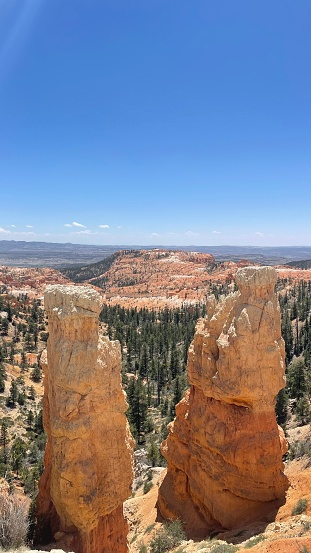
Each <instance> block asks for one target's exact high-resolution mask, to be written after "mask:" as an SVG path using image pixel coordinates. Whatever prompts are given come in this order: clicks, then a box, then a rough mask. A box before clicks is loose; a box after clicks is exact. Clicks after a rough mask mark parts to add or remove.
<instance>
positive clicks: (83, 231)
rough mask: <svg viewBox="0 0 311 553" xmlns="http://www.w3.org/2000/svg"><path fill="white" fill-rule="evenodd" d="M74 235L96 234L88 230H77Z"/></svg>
mask: <svg viewBox="0 0 311 553" xmlns="http://www.w3.org/2000/svg"><path fill="white" fill-rule="evenodd" d="M75 234H97V233H96V232H91V231H90V230H89V229H85V230H77V232H75Z"/></svg>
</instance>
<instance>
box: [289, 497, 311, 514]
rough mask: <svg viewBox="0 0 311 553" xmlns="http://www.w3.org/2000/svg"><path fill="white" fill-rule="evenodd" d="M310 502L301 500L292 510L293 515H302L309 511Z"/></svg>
mask: <svg viewBox="0 0 311 553" xmlns="http://www.w3.org/2000/svg"><path fill="white" fill-rule="evenodd" d="M308 503H309V501H308V500H307V499H299V500H298V501H297V503H296V505H295V507H294V508H293V510H292V515H301V514H302V513H304V512H305V511H306V510H307V507H308Z"/></svg>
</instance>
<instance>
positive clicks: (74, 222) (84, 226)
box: [71, 221, 86, 228]
mask: <svg viewBox="0 0 311 553" xmlns="http://www.w3.org/2000/svg"><path fill="white" fill-rule="evenodd" d="M71 225H72V226H73V227H80V228H86V225H82V224H81V223H77V222H76V221H73V223H71Z"/></svg>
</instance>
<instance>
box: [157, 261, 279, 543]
mask: <svg viewBox="0 0 311 553" xmlns="http://www.w3.org/2000/svg"><path fill="white" fill-rule="evenodd" d="M276 280H277V274H276V271H275V270H274V269H273V268H272V267H246V268H243V269H240V270H239V271H238V272H237V275H236V283H237V285H238V288H239V291H238V292H235V293H233V294H231V295H230V296H227V297H226V298H222V299H221V300H220V301H219V302H218V303H217V302H216V300H215V298H214V297H211V298H209V300H208V305H207V311H208V314H207V316H206V318H205V319H201V320H200V321H199V322H198V324H197V328H196V333H195V337H194V340H193V342H192V344H191V346H190V348H189V355H188V366H187V370H188V378H189V382H190V385H191V386H190V390H188V391H187V392H186V394H185V396H184V398H183V399H182V400H181V402H180V403H179V404H178V405H177V407H176V419H175V421H174V422H173V423H171V424H170V425H169V437H168V439H167V440H166V441H165V442H164V443H163V444H162V453H163V455H164V456H165V457H166V459H167V461H168V469H167V475H166V477H165V478H164V480H163V483H162V485H161V487H160V490H159V501H158V506H159V509H160V511H161V513H162V515H163V516H164V517H166V518H176V517H179V518H181V519H182V520H183V521H184V522H185V523H186V526H187V530H188V533H189V534H192V535H198V536H199V535H201V536H203V535H204V534H205V535H206V534H207V533H208V532H209V531H211V530H214V529H217V528H218V527H223V528H228V529H232V528H235V527H237V526H239V525H241V524H244V523H246V522H250V521H252V520H256V518H257V517H260V516H262V515H263V514H264V513H267V512H269V509H270V510H271V509H272V508H273V505H274V503H273V502H275V500H281V499H282V498H284V496H285V491H286V489H287V488H288V481H287V478H286V477H285V475H284V473H283V463H282V455H283V454H284V453H285V452H286V447H287V446H286V441H285V438H284V434H283V431H282V430H281V429H280V428H279V427H278V425H277V422H276V417H275V411H274V407H275V396H276V394H277V393H278V391H279V390H280V389H281V388H283V387H284V385H285V377H284V371H285V361H284V358H285V355H284V342H283V339H282V337H281V320H280V310H279V306H278V302H277V298H276V294H275V293H274V287H275V283H276Z"/></svg>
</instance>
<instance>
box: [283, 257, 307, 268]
mask: <svg viewBox="0 0 311 553" xmlns="http://www.w3.org/2000/svg"><path fill="white" fill-rule="evenodd" d="M287 265H289V266H290V267H295V269H311V259H304V260H302V261H290V262H289V263H287Z"/></svg>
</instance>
